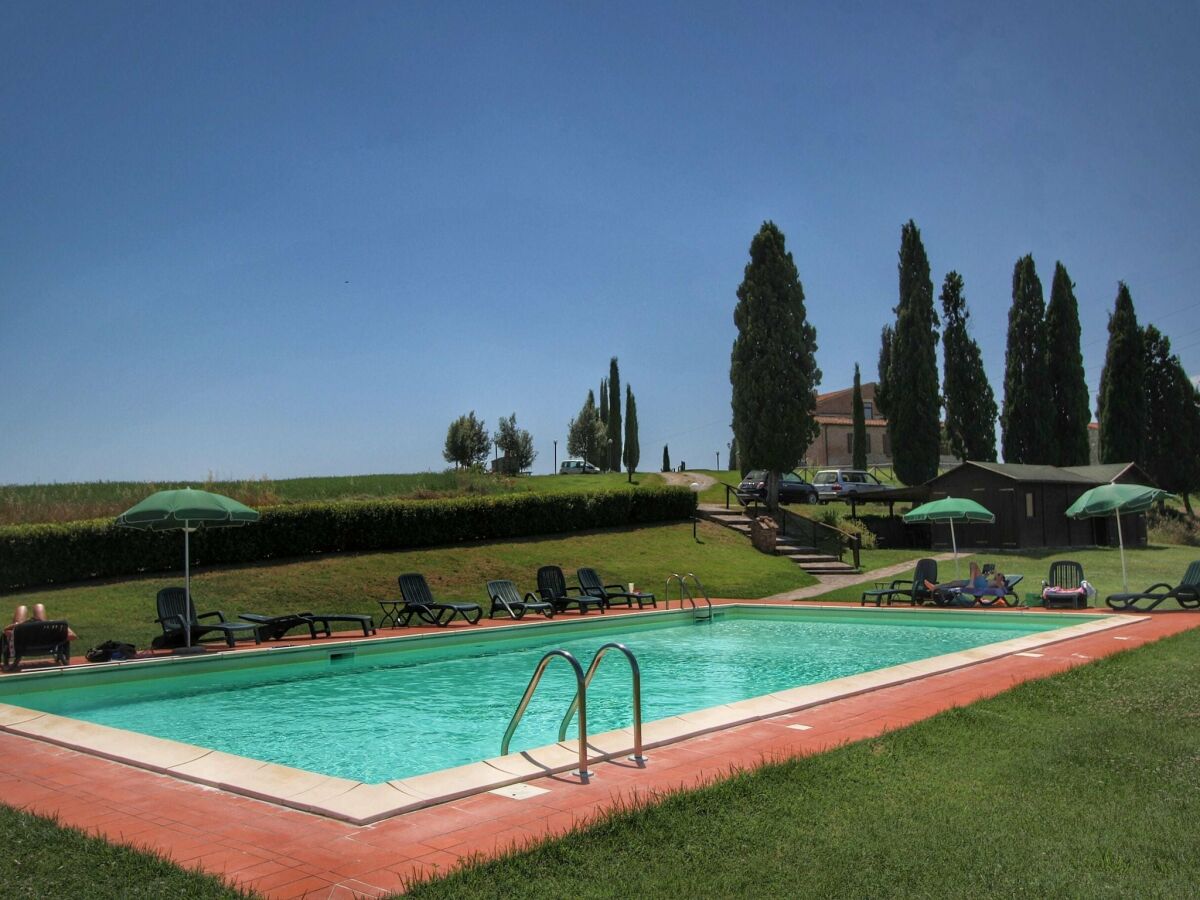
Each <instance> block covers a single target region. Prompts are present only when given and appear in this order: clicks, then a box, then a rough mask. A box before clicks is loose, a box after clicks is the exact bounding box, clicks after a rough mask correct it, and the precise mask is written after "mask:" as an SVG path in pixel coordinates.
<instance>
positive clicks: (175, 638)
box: [151, 587, 262, 649]
mask: <svg viewBox="0 0 1200 900" xmlns="http://www.w3.org/2000/svg"><path fill="white" fill-rule="evenodd" d="M155 604H156V605H157V607H158V618H157V619H155V620H154V621H155V622H157V623H158V624H160V625H161V626H162V630H163V633H162V634H160V635H159V636H158V637H156V638H155V639H154V640H153V642H152V643H151V646H152V647H154V648H156V649H162V648H164V647H182V646H184V645H185V644H187V643H189V641H188V632H189V630H190V632H191V641H190V643H192V644H198V643H200V641H201V640H202V639H203V638H205V637H207V636H208V635H210V634H219V635H221V636H222V637H224V638H225V643H226V644H228V645H229V646H230V647H233V646H235V645H236V643H237V640H238V638H239V637H252V638H254V643H256V644H259V643H262V639H261V638H260V637H259V636H258V627H257V626H255V625H251V624H250V623H249V622H230V621H228V620H227V619H226V618H225V614H224V613H223V612H221V611H220V610H219V609H216V610H212V611H211V612H206V613H200V614H198V615H197V613H196V603H195V598H192V608H191V610H190V612H191V618H190V621H189V619H188V613H189V610H188V603H187V594H186V593H185V592H184V589H183V588H179V587H169V588H163V589H162V590H161V591H159V592H158V597H157V598H156V600H155ZM213 617H216V620H217V621H215V622H203V621H201V620H202V619H211V618H213ZM185 623H186V624H185Z"/></svg>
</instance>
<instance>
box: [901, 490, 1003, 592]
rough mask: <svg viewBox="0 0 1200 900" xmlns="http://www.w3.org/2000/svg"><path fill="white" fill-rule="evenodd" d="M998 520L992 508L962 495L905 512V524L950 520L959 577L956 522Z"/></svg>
mask: <svg viewBox="0 0 1200 900" xmlns="http://www.w3.org/2000/svg"><path fill="white" fill-rule="evenodd" d="M995 521H996V517H995V516H994V515H992V512H991V510H988V509H985V508H984V507H982V506H980V505H979V504H978V503H976V502H975V501H974V500H964V499H962V498H961V497H943V498H942V499H941V500H934V501H932V502H931V503H922V504H921V505H920V506H918V507H917V508H916V509H911V510H909V511H908V512H906V513H905V514H904V524H906V525H915V524H918V523H921V522H949V523H950V545H951V546H952V547H953V548H954V577H955V578H957V577H958V540H957V539H956V538H955V536H954V523H955V522H982V523H984V524H991V523H992V522H995Z"/></svg>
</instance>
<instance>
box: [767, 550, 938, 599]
mask: <svg viewBox="0 0 1200 900" xmlns="http://www.w3.org/2000/svg"><path fill="white" fill-rule="evenodd" d="M929 558H930V559H936V560H937V561H938V562H944V561H945V560H947V559H954V554H953V553H940V554H938V555H937V556H932V557H929ZM915 562H916V560H915V559H914V560H909V561H908V562H902V563H896V564H895V565H893V566H884V567H883V568H882V569H874V570H872V571H870V572H852V573H850V574H847V575H814V576H813V577H814V578H816V579H817V583H816V584H810V585H809V586H808V587H802V588H797V589H796V590H794V591H785V592H784V593H782V594H773V595H771V596H770V597H766V598H765V599H767V600H807V599H808V598H809V597H817V596H820V595H821V594H826V593H828V592H829V591H833V590H837V589H838V588H844V587H850V586H851V585H853V584H862V583H863V582H866V581H889V580H891V579H892V578H895V577H896V576H897V575H905V574H910V573H911V572H912V570H913V566H914V564H915Z"/></svg>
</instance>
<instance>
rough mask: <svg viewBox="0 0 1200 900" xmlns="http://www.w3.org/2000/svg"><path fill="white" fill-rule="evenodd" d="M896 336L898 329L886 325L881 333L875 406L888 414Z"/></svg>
mask: <svg viewBox="0 0 1200 900" xmlns="http://www.w3.org/2000/svg"><path fill="white" fill-rule="evenodd" d="M895 338H896V329H894V328H893V327H892V326H891V325H884V326H883V331H881V332H880V334H879V377H878V378H877V380H876V382H875V408H876V409H877V410H879V411H880V412H881V413H883V414H884V415H885V416H886V415H887V411H888V407H887V401H888V393H889V391H888V388H889V385H890V384H891V381H890V379H889V378H888V375H889V372H888V370H889V369H890V368H891V366H892V341H893V340H895Z"/></svg>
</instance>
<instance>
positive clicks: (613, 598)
mask: <svg viewBox="0 0 1200 900" xmlns="http://www.w3.org/2000/svg"><path fill="white" fill-rule="evenodd" d="M575 574H577V575H578V576H579V587H580V588H581V589H582V591H583V593H585V594H587V595H588V596H589V597H599V598H600V599H601V600H603V601H604V602H605V603H607V604H608V605H609V606H612V605H613V604H614V603H624V604H625V605H626V606H628V607H632V606H633V601H634V600H636V601H637V605H638V609H644V608H645V606H646V604H647V603H649V604H650V605H651V606H653V607H654V608H655V609H657V608H658V601H656V600H655V599H654V595H653V594H643V593H640V592H635V593H632V594H631V593H629V592H628V591H624V590H622V589H621V585H619V584H605V583H604V582H603V580H602V579H601V578H600V576H599V574H597V572H596V570H595V569H580V570H578V572H576V573H575Z"/></svg>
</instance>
